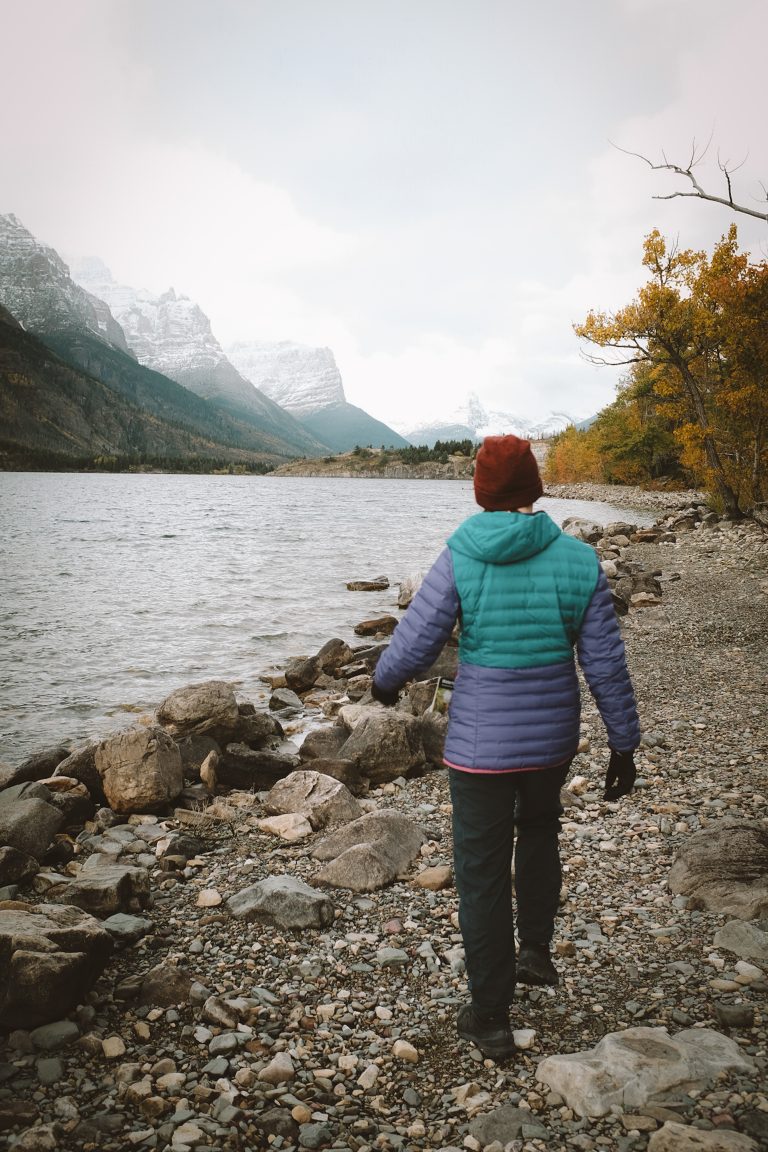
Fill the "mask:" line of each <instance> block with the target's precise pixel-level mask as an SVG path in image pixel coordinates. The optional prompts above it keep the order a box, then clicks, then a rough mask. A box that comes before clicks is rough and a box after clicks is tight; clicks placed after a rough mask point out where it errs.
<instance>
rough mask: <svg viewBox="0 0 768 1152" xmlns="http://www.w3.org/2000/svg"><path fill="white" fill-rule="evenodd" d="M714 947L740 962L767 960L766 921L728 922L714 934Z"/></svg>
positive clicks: (767, 925) (767, 922) (767, 927)
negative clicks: (735, 957) (736, 957)
mask: <svg viewBox="0 0 768 1152" xmlns="http://www.w3.org/2000/svg"><path fill="white" fill-rule="evenodd" d="M715 947H716V948H722V949H723V950H724V951H726V952H733V953H734V954H735V955H736V956H739V957H741V959H742V960H755V961H758V962H760V961H762V962H763V963H765V961H766V960H768V920H758V921H751V922H747V921H745V920H729V921H728V923H727V924H724V925H723V927H722V928H720V929H718V931H717V932H716V933H715Z"/></svg>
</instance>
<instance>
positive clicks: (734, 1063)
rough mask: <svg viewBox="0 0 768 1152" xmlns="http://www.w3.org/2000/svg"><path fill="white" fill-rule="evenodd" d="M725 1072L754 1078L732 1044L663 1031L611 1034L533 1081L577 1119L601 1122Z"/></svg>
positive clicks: (543, 1066)
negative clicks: (616, 1112)
mask: <svg viewBox="0 0 768 1152" xmlns="http://www.w3.org/2000/svg"><path fill="white" fill-rule="evenodd" d="M727 1071H736V1072H744V1073H747V1074H750V1073H754V1071H755V1064H754V1061H753V1060H752V1059H751V1058H750V1057H749V1056H747V1054H746V1053H745V1052H743V1051H742V1049H741V1048H740V1047H739V1045H738V1044H736V1043H735V1042H734V1041H733V1040H729V1039H728V1037H726V1036H722V1035H720V1033H719V1032H714V1031H712V1030H711V1029H709V1028H688V1029H686V1030H685V1031H683V1032H678V1033H677V1034H676V1035H675V1036H670V1034H669V1033H668V1032H667V1030H666V1028H643V1027H639V1028H627V1029H626V1031H624V1032H610V1033H609V1034H608V1035H607V1036H604V1037H603V1038H602V1040H600V1041H599V1042H598V1043H597V1044H596V1045H595V1047H594V1048H590V1049H589V1050H588V1051H586V1052H573V1053H570V1054H568V1055H563V1056H548V1057H547V1058H546V1059H544V1060H542V1061H541V1063H540V1064H539V1066H538V1068H537V1070H536V1076H537V1079H539V1080H540V1081H542V1082H543V1083H544V1084H547V1085H548V1086H549V1087H550V1088H552V1089H553V1091H555V1092H558V1093H559V1094H560V1095H561V1096H562V1097H563V1098H564V1099H565V1101H566V1102H567V1104H568V1107H569V1108H573V1110H574V1111H575V1112H577V1113H578V1114H579V1116H605V1115H607V1113H608V1112H609V1111H610V1110H611V1107H612V1106H614V1105H615V1106H617V1107H619V1108H621V1109H622V1110H623V1111H626V1112H632V1111H635V1110H637V1109H638V1108H642V1107H644V1106H645V1105H646V1104H647V1103H648V1102H649V1100H651V1099H652V1098H654V1097H656V1096H658V1095H659V1094H661V1093H663V1092H666V1091H668V1090H669V1089H673V1088H680V1087H682V1086H683V1085H684V1086H685V1087H686V1089H689V1088H691V1087H694V1086H695V1087H698V1088H700V1089H703V1088H704V1087H706V1085H707V1084H708V1083H709V1082H710V1081H712V1080H715V1079H717V1077H718V1076H720V1074H721V1073H723V1072H727Z"/></svg>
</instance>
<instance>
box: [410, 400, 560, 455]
mask: <svg viewBox="0 0 768 1152" xmlns="http://www.w3.org/2000/svg"><path fill="white" fill-rule="evenodd" d="M570 423H572V420H571V418H570V416H567V415H566V414H565V413H564V412H552V413H550V415H549V416H548V417H547V418H546V419H545V420H535V421H534V420H526V419H524V418H523V417H519V416H513V415H512V414H511V413H509V412H499V411H489V410H488V409H486V408H485V407H484V405H483V404H482V402H481V401H480V398H479V397H478V396H477V394H476V393H474V392H472V393H470V395H469V396H468V397H467V400H466V402H465V403H464V404H462V405H461V406H460V407H459V408H457V409H456V410H455V411H454V412H453V413H451V414H450V415H449V416H446V417H444V418H442V419H436V420H433V421H430V422H429V423H426V424H420V425H418V426H417V427H415V428H409V429H408V430H404V431H403V435H404V436H405V437H406V439H407V440H410V442H411V443H412V444H427V445H432V444H434V443H435V441H436V440H464V439H469V440H477V441H480V440H482V439H483V437H485V436H508V435H510V434H512V435H514V436H523V437H525V438H526V439H528V440H536V439H539V438H541V437H543V436H550V435H552V434H553V433H555V432H560V431H562V429H563V428H565V427H567V426H568V424H570Z"/></svg>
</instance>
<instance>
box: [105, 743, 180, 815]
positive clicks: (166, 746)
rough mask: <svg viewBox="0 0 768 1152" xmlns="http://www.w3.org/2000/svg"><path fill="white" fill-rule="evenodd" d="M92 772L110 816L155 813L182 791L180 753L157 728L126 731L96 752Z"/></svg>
mask: <svg viewBox="0 0 768 1152" xmlns="http://www.w3.org/2000/svg"><path fill="white" fill-rule="evenodd" d="M95 763H96V768H97V769H98V772H99V775H100V776H101V779H102V783H103V785H104V793H105V795H106V797H107V802H108V803H109V806H110V808H111V809H112V810H113V812H118V813H123V814H128V813H131V812H155V811H158V810H162V809H164V808H166V807H167V806H168V805H169V804H170V803H171V802H172V801H173V800H175V799H176V797H177V796H179V795H180V793H181V791H182V789H183V787H184V774H183V770H182V764H181V753H180V752H179V749H178V747H177V746H176V744H175V743H174V741H173V740H172V739H171V737H170V736H169V735H168V733H167V732H166V731H165V730H164V729H163V728H160V727H158V726H157V725H152V726H150V727H148V728H128V729H126V730H125V731H124V732H119V733H117V735H115V736H112V737H110V738H109V739H107V740H104V741H103V742H102V743H101V744H99V746H98V748H97V749H96V755H95Z"/></svg>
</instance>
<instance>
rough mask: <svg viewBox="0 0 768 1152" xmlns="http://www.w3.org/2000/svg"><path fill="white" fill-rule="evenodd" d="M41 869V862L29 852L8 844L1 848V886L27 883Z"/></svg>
mask: <svg viewBox="0 0 768 1152" xmlns="http://www.w3.org/2000/svg"><path fill="white" fill-rule="evenodd" d="M39 869H40V862H39V860H36V859H35V857H34V856H30V855H29V853H28V852H20V851H19V849H18V848H11V847H10V846H9V845H6V847H4V848H0V888H5V887H6V886H7V885H9V884H26V882H27V881H28V880H31V879H32V877H33V876H36V875H37V873H38V871H39Z"/></svg>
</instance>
